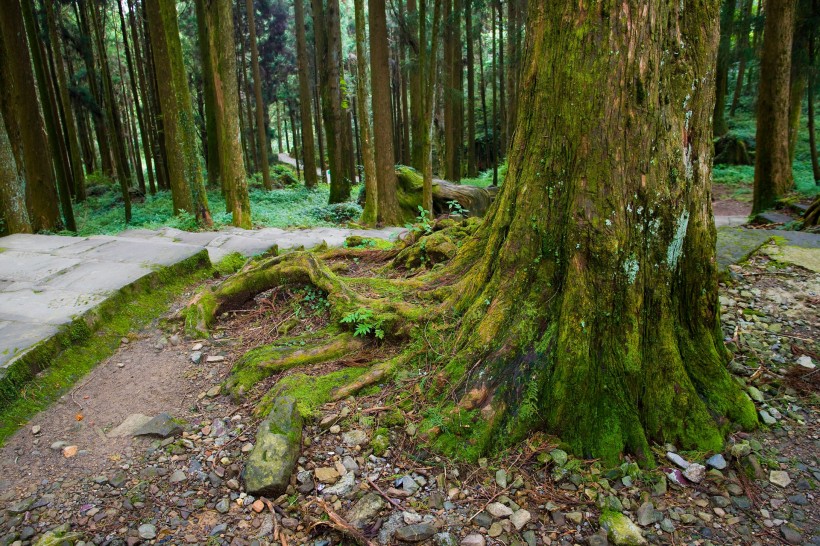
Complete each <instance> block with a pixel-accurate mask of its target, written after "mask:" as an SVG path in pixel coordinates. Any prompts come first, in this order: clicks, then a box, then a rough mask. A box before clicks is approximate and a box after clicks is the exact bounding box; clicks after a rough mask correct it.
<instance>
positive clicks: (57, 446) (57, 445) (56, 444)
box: [51, 440, 68, 451]
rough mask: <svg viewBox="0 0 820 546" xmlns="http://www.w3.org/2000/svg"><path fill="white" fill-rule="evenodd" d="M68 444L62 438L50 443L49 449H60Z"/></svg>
mask: <svg viewBox="0 0 820 546" xmlns="http://www.w3.org/2000/svg"><path fill="white" fill-rule="evenodd" d="M67 445H68V442H64V441H62V440H57V441H56V442H54V443H53V444H51V449H52V450H53V451H62V450H63V448H64V447H65V446H67Z"/></svg>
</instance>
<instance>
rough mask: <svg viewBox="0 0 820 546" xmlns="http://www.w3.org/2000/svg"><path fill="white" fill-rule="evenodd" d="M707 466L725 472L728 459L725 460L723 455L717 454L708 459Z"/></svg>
mask: <svg viewBox="0 0 820 546" xmlns="http://www.w3.org/2000/svg"><path fill="white" fill-rule="evenodd" d="M706 466H710V467H712V468H716V469H718V470H723V469H725V468H726V459H724V458H723V455H721V454H720V453H717V454H715V455H712V456H711V457H709V458H708V459H706Z"/></svg>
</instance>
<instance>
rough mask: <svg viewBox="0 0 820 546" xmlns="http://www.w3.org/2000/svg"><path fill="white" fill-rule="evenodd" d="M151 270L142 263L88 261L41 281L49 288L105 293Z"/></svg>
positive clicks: (129, 282) (109, 292)
mask: <svg viewBox="0 0 820 546" xmlns="http://www.w3.org/2000/svg"><path fill="white" fill-rule="evenodd" d="M152 271H153V269H152V268H151V267H150V266H147V265H142V264H132V263H116V262H97V261H89V262H83V263H81V264H79V265H76V266H74V267H72V268H71V269H67V270H65V271H63V272H61V273H60V274H58V275H54V276H52V277H49V278H48V279H46V280H45V281H43V282H44V283H46V285H47V286H48V287H49V288H57V289H61V290H70V291H72V292H86V293H89V294H100V295H105V294H111V293H112V292H115V291H116V290H118V289H120V288H122V287H123V286H126V285H128V284H131V283H132V282H135V281H137V280H138V279H140V278H142V277H144V276H145V275H148V274H149V273H151V272H152Z"/></svg>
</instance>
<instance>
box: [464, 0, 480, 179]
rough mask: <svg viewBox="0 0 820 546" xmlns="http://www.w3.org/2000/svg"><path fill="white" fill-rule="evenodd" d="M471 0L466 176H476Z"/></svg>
mask: <svg viewBox="0 0 820 546" xmlns="http://www.w3.org/2000/svg"><path fill="white" fill-rule="evenodd" d="M474 34H475V29H474V28H473V0H465V4H464V35H465V41H466V42H467V107H466V108H467V176H468V177H470V178H472V177H474V176H478V168H477V166H476V157H475V52H474V51H473V36H474Z"/></svg>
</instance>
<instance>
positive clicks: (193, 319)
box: [185, 251, 430, 338]
mask: <svg viewBox="0 0 820 546" xmlns="http://www.w3.org/2000/svg"><path fill="white" fill-rule="evenodd" d="M354 280H355V279H344V278H342V277H340V276H338V275H337V274H336V273H334V271H333V270H332V269H331V268H330V267H329V266H328V264H327V263H325V262H324V261H323V260H321V259H320V258H319V257H318V256H317V255H316V254H315V253H312V252H305V251H298V252H293V253H290V254H285V255H283V256H276V257H273V258H268V259H266V260H263V261H261V262H259V263H258V264H256V265H255V266H253V267H250V268H246V269H244V270H243V271H241V272H239V273H237V274H236V275H234V276H232V277H229V278H228V279H226V280H225V281H224V282H222V283H221V284H220V285H218V286H217V287H216V288H213V289H212V288H205V289H204V290H202V291H201V292H200V293H199V294H197V295H196V296H195V297H194V299H193V300H192V301H191V302H190V303H189V304H188V307H187V309H186V311H185V329H186V332H187V333H188V334H189V335H192V336H203V335H205V336H206V335H207V334H208V330H209V329H210V327H211V326H212V325H213V322H214V319H215V318H216V317H217V316H218V315H220V314H221V313H223V312H225V311H228V310H230V309H234V308H236V307H238V306H240V305H242V304H243V303H245V302H246V301H248V300H250V299H251V298H253V297H254V296H255V295H256V294H259V293H260V292H263V291H265V290H268V289H270V288H272V287H275V286H278V285H282V284H287V283H296V284H311V285H313V286H315V287H316V288H319V289H320V290H322V291H324V292H325V293H326V294H327V299H328V302H329V303H330V313H331V319H333V320H334V321H335V322H337V323H338V322H340V321H341V320H342V318H344V317H345V316H348V315H350V314H351V313H354V312H356V311H358V310H369V311H370V315H371V319H372V321H374V322H378V324H379V325H380V328H381V330H382V331H383V332H384V333H385V336H387V337H391V338H406V337H407V336H408V335H409V330H410V329H411V328H412V326H413V323H414V322H415V321H416V320H418V319H419V318H420V317H421V316H422V314H425V315H429V313H430V310H429V309H427V310H422V309H421V308H419V307H417V306H414V305H412V304H409V303H406V302H405V301H403V299H402V298H396V299H389V298H387V297H367V296H364V295H362V294H360V293H358V292H357V291H355V290H353V289H352V288H351V286H350V283H351V282H353V281H354ZM379 280H380V279H379ZM360 281H361V282H363V283H374V284H375V283H376V281H377V280H374V279H360ZM381 281H382V284H384V283H385V282H387V283H388V284H389V283H390V281H383V280H381ZM396 289H397V291H398V292H401V290H402V287H401V285H400V284H399V285H397V287H396ZM350 326H351V328H352V329H355V328H356V326H358V325H357V324H355V323H353V324H351V325H350Z"/></svg>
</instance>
